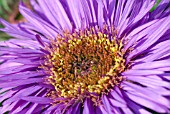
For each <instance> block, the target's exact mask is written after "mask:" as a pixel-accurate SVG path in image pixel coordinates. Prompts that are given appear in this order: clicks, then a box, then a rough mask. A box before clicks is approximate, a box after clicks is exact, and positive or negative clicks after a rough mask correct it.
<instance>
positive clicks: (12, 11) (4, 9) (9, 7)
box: [0, 0, 29, 41]
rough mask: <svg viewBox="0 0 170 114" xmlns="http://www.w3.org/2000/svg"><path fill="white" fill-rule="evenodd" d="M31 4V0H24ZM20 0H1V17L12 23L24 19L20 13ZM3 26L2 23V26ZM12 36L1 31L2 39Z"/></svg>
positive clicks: (0, 39) (0, 26)
mask: <svg viewBox="0 0 170 114" xmlns="http://www.w3.org/2000/svg"><path fill="white" fill-rule="evenodd" d="M23 1H24V2H25V3H26V4H29V0H23ZM19 2H20V0H0V18H3V19H5V20H7V21H8V22H10V23H18V22H19V21H22V19H23V17H22V16H21V14H20V13H19V10H18V4H19ZM2 27H3V26H2V25H0V28H2ZM9 38H10V36H8V35H7V34H6V33H3V32H0V41H2V40H8V39H9Z"/></svg>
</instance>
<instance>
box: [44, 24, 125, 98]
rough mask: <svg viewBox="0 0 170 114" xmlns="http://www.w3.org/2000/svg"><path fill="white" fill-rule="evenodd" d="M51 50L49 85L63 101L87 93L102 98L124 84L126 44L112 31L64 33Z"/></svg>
mask: <svg viewBox="0 0 170 114" xmlns="http://www.w3.org/2000/svg"><path fill="white" fill-rule="evenodd" d="M51 46H52V47H51V50H50V52H51V54H50V55H47V60H46V61H45V64H44V66H43V68H44V69H46V71H48V73H49V74H50V75H51V76H49V77H48V81H49V82H50V83H51V84H52V85H53V86H54V87H55V89H56V93H57V95H58V96H59V97H65V98H67V97H69V98H70V97H71V98H74V97H79V96H80V95H82V94H85V93H87V92H89V93H96V94H98V95H101V94H103V93H107V92H109V90H110V89H111V88H113V87H114V86H115V85H119V84H120V82H121V81H122V76H120V75H119V74H120V73H121V72H122V71H124V69H125V66H124V64H125V60H124V59H123V56H124V52H123V50H122V41H121V40H117V38H116V33H115V31H114V29H113V28H112V27H110V28H109V27H105V28H104V29H103V30H102V32H100V31H99V30H96V29H94V28H91V29H90V30H84V31H79V32H74V33H72V34H71V33H69V32H64V35H63V36H60V35H59V36H57V38H56V41H52V42H51Z"/></svg>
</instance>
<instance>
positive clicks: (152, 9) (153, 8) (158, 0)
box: [150, 0, 161, 12]
mask: <svg viewBox="0 0 170 114" xmlns="http://www.w3.org/2000/svg"><path fill="white" fill-rule="evenodd" d="M160 2H161V0H157V2H156V4H155V5H154V6H153V7H152V8H151V10H150V12H152V11H154V10H155V9H156V7H157V6H158V5H159V3H160Z"/></svg>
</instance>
